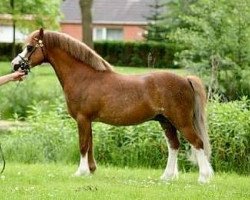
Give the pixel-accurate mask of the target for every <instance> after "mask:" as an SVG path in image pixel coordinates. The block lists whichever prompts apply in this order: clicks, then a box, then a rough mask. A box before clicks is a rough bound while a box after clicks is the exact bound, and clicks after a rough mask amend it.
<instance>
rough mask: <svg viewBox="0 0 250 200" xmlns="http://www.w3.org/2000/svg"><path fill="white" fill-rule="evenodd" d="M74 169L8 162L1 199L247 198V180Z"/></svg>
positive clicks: (1, 183) (233, 176)
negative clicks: (85, 173)
mask: <svg viewBox="0 0 250 200" xmlns="http://www.w3.org/2000/svg"><path fill="white" fill-rule="evenodd" d="M76 167H77V166H72V165H70V166H68V165H62V164H48V165H43V164H35V165H34V164H33V165H25V164H14V163H7V166H6V171H5V172H4V175H2V176H0V188H1V189H0V199H2V200H5V199H6V200H7V199H8V200H9V199H11V200H12V199H94V200H98V199H100V200H104V199H108V200H112V199H114V200H118V199H119V200H120V199H121V200H122V199H128V200H132V199H133V200H134V199H150V200H153V199H156V200H157V199H159V200H160V199H171V200H173V199H181V200H183V199H190V200H194V199H197V200H200V199H204V200H209V199H211V200H212V199H213V200H215V199H219V200H222V199H226V200H232V199H237V200H238V199H249V197H250V190H249V188H250V179H249V177H244V176H239V175H236V174H216V175H215V177H214V179H213V180H212V181H211V182H210V183H209V184H206V185H201V184H198V183H197V176H198V173H188V174H186V173H181V174H180V178H179V180H176V181H173V182H170V183H166V182H163V181H160V180H159V176H160V175H161V173H162V171H163V170H154V169H128V168H125V169H121V168H113V167H99V168H98V171H97V172H96V173H95V174H94V175H93V176H90V177H72V176H71V174H72V173H73V172H74V170H75V169H76Z"/></svg>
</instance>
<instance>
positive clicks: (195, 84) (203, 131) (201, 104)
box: [187, 76, 211, 160]
mask: <svg viewBox="0 0 250 200" xmlns="http://www.w3.org/2000/svg"><path fill="white" fill-rule="evenodd" d="M187 80H188V81H189V83H190V85H191V86H192V88H193V90H194V93H195V103H194V119H193V120H194V126H195V128H196V130H197V132H198V134H199V136H200V138H201V140H202V141H203V147H204V152H205V155H206V156H207V158H208V160H209V159H210V155H211V146H210V142H209V136H208V131H207V125H206V112H205V106H206V102H207V97H206V92H205V89H204V86H203V84H202V82H201V80H200V79H199V78H198V77H196V76H188V77H187ZM193 153H194V152H193V151H192V154H193Z"/></svg>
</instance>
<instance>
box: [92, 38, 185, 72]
mask: <svg viewBox="0 0 250 200" xmlns="http://www.w3.org/2000/svg"><path fill="white" fill-rule="evenodd" d="M179 49H180V47H176V46H175V45H173V44H165V43H153V42H147V43H146V42H110V41H109V42H106V41H104V42H96V43H95V50H96V52H97V53H99V54H100V55H101V56H102V57H103V58H104V59H105V60H107V61H108V62H110V63H111V64H113V65H118V66H137V67H138V66H141V67H156V68H177V67H178V66H177V65H175V64H174V55H175V53H176V52H177V51H178V50H179Z"/></svg>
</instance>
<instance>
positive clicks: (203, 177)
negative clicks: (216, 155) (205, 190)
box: [194, 149, 213, 183]
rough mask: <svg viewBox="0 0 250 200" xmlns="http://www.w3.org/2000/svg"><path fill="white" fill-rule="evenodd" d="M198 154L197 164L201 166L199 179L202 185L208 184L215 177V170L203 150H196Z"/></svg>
mask: <svg viewBox="0 0 250 200" xmlns="http://www.w3.org/2000/svg"><path fill="white" fill-rule="evenodd" d="M194 151H195V153H196V158H197V162H198V165H199V173H200V175H199V179H198V181H199V182H200V183H207V182H208V181H209V179H210V178H211V177H212V176H213V169H212V167H211V164H210V163H209V161H208V159H207V156H206V155H205V153H204V150H203V149H194Z"/></svg>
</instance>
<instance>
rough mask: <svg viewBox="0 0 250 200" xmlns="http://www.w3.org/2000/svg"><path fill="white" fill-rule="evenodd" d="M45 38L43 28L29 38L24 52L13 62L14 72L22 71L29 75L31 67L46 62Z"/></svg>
mask: <svg viewBox="0 0 250 200" xmlns="http://www.w3.org/2000/svg"><path fill="white" fill-rule="evenodd" d="M43 36H44V32H43V29H42V28H41V29H40V30H37V31H35V32H33V33H32V34H31V35H30V36H29V37H28V38H27V40H26V43H25V47H24V50H23V52H21V53H20V54H18V55H17V56H16V57H15V58H14V59H13V60H12V61H11V64H12V67H13V70H14V71H17V70H22V71H24V72H25V73H26V74H27V73H28V72H29V69H30V67H34V66H36V65H39V64H41V63H43V62H44V61H45V60H46V50H45V47H44V44H43Z"/></svg>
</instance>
